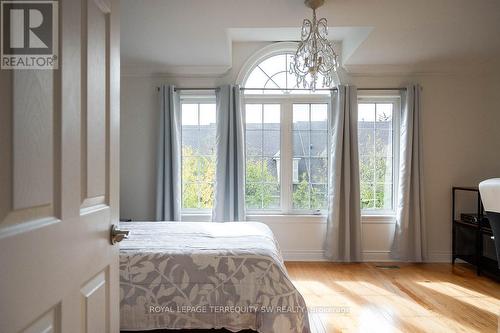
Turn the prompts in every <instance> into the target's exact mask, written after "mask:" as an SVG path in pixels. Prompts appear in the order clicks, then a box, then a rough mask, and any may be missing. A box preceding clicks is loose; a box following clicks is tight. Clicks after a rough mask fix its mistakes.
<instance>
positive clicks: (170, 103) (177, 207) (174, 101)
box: [156, 85, 182, 221]
mask: <svg viewBox="0 0 500 333" xmlns="http://www.w3.org/2000/svg"><path fill="white" fill-rule="evenodd" d="M159 95H160V114H159V130H158V134H159V135H158V145H157V147H158V151H157V155H156V156H157V161H156V220H157V221H180V220H181V196H182V193H181V158H182V156H181V110H180V98H179V95H178V93H177V92H176V91H175V87H174V86H171V85H170V86H167V85H162V86H161V87H160V94H159Z"/></svg>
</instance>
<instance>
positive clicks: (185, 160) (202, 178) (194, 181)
mask: <svg viewBox="0 0 500 333" xmlns="http://www.w3.org/2000/svg"><path fill="white" fill-rule="evenodd" d="M214 179H215V160H214V158H212V157H207V156H193V149H192V148H191V147H183V148H182V183H183V184H182V207H183V208H195V209H196V208H211V207H212V205H213V201H214V187H213V183H214Z"/></svg>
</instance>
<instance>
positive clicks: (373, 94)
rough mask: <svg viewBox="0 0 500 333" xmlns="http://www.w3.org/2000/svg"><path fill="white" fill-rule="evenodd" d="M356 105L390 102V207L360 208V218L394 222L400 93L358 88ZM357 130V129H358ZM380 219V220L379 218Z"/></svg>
mask: <svg viewBox="0 0 500 333" xmlns="http://www.w3.org/2000/svg"><path fill="white" fill-rule="evenodd" d="M357 102H358V105H359V104H362V103H391V104H393V105H394V107H393V112H392V133H393V135H392V136H393V137H392V183H393V188H392V209H390V210H389V209H361V216H362V219H364V220H365V221H369V220H372V222H374V223H379V222H380V221H382V220H384V221H385V220H386V219H384V218H385V217H387V218H388V219H390V220H391V221H392V222H395V217H396V212H397V205H398V202H397V189H398V188H399V162H400V159H399V158H400V156H399V155H400V134H401V95H400V92H399V91H392V90H389V91H388V90H358V101H357ZM358 130H359V129H358ZM358 145H359V143H358ZM360 200H361V197H360ZM381 219H382V220H381Z"/></svg>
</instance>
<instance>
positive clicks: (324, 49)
mask: <svg viewBox="0 0 500 333" xmlns="http://www.w3.org/2000/svg"><path fill="white" fill-rule="evenodd" d="M324 1H325V0H305V1H304V3H305V5H306V6H307V7H309V8H311V9H312V10H313V18H312V21H311V20H308V19H304V21H303V23H302V29H301V34H300V39H301V41H300V44H299V47H298V49H297V51H296V52H295V55H294V56H293V60H292V62H291V63H290V71H289V72H290V74H295V75H296V77H297V87H298V88H301V87H302V88H308V89H311V90H312V91H315V90H316V84H318V82H317V81H318V79H320V76H321V77H322V85H323V86H324V87H329V86H330V85H331V83H332V82H333V73H334V72H335V71H336V70H337V66H338V62H337V54H336V53H335V50H334V49H333V45H332V43H331V42H330V41H329V40H328V26H327V24H328V22H327V20H326V18H322V19H319V20H317V19H316V9H317V8H318V7H320V6H321V5H323V3H324Z"/></svg>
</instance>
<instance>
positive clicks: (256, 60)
mask: <svg viewBox="0 0 500 333" xmlns="http://www.w3.org/2000/svg"><path fill="white" fill-rule="evenodd" d="M298 46H299V43H297V42H278V43H273V44H270V45H267V46H265V47H263V48H262V49H260V50H258V51H257V52H255V53H254V54H252V55H251V56H250V57H249V58H248V59H247V61H245V63H244V64H243V66H241V69H240V71H239V73H238V76H237V77H236V84H239V85H241V86H242V87H243V86H244V84H245V82H246V81H247V79H248V77H249V76H250V74H251V73H252V70H253V69H254V68H255V67H256V66H257V65H258V64H260V63H261V62H262V61H264V60H266V59H267V58H270V57H272V56H275V55H280V54H283V53H295V52H296V51H297V48H298ZM333 84H334V85H335V86H338V85H339V84H340V79H339V76H338V72H335V73H334V77H333ZM308 96H309V95H308Z"/></svg>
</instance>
